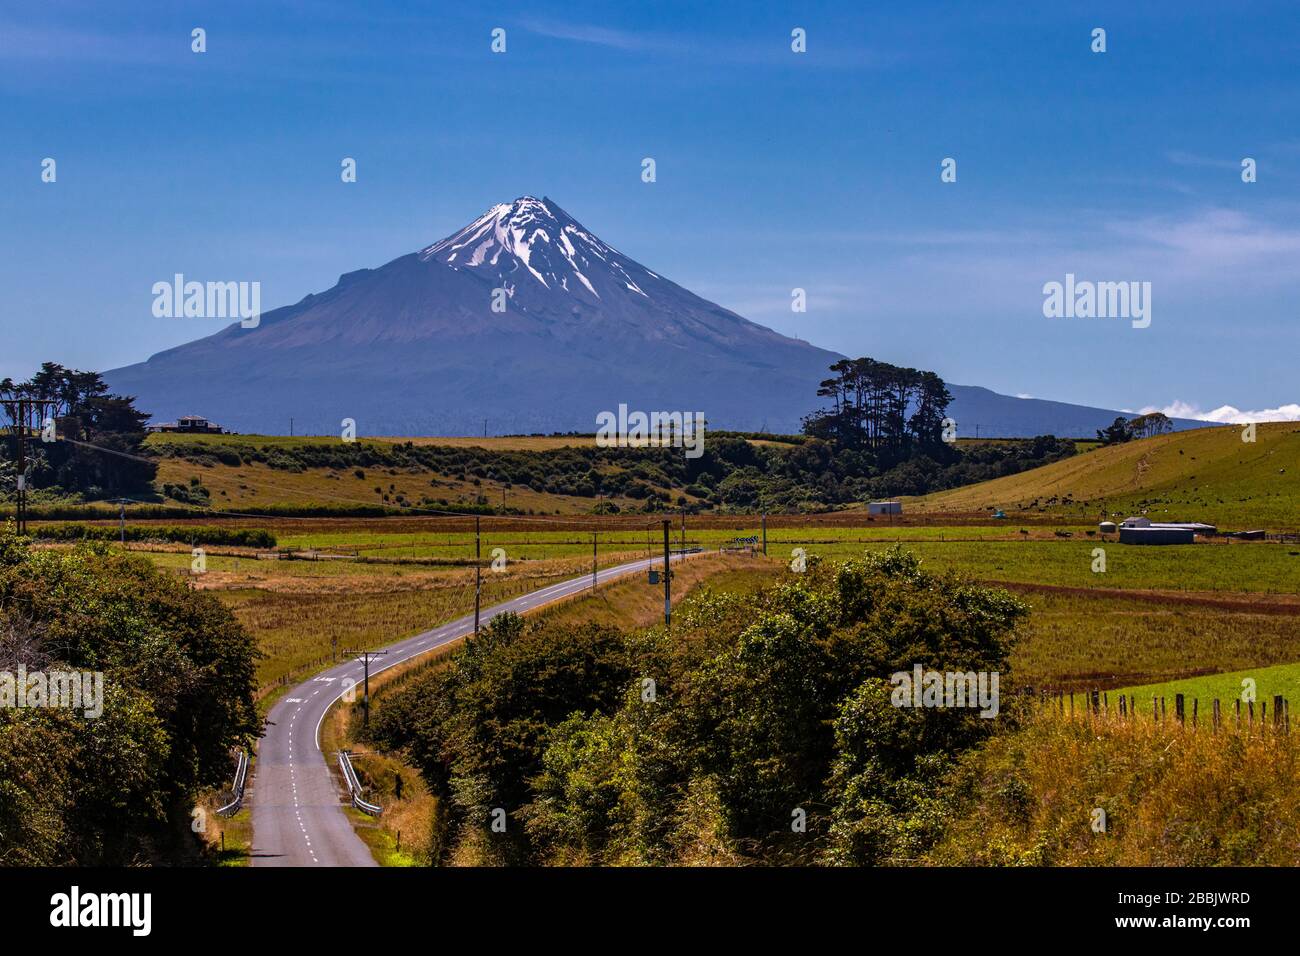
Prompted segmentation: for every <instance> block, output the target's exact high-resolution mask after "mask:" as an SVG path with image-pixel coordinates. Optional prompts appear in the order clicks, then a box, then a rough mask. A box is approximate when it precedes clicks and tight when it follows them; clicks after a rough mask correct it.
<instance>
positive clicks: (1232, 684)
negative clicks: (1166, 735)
mask: <svg viewBox="0 0 1300 956" xmlns="http://www.w3.org/2000/svg"><path fill="white" fill-rule="evenodd" d="M1291 656H1292V657H1295V656H1300V655H1298V654H1297V653H1295V649H1294V648H1293V649H1292V655H1291ZM1248 678H1249V679H1251V680H1253V681H1254V682H1255V699H1256V701H1267V702H1268V704H1269V706H1270V707H1271V706H1272V701H1273V696H1274V695H1275V694H1281V695H1282V696H1283V697H1285V698H1286V699H1287V700H1288V701H1291V702H1300V663H1288V664H1275V665H1273V666H1272V667H1246V668H1243V669H1241V670H1235V671H1227V672H1224V673H1219V674H1205V675H1203V676H1200V677H1189V678H1184V679H1182V680H1171V681H1163V682H1161V683H1158V684H1141V685H1138V686H1135V687H1125V688H1121V689H1119V690H1118V691H1117V693H1122V694H1128V695H1129V696H1131V697H1135V698H1136V699H1137V700H1138V703H1139V704H1140V705H1145V706H1148V707H1149V706H1150V704H1151V698H1152V697H1164V698H1165V699H1166V700H1167V701H1169V702H1170V703H1168V704H1167V706H1169V707H1172V706H1173V705H1172V701H1173V699H1174V695H1175V694H1184V695H1186V696H1187V698H1189V699H1191V698H1197V699H1198V700H1200V701H1201V709H1202V710H1203V711H1204V710H1205V707H1206V702H1207V701H1211V700H1214V699H1216V698H1217V699H1218V700H1220V701H1222V702H1223V706H1225V707H1228V708H1232V707H1233V703H1232V702H1233V701H1236V700H1237V699H1238V698H1239V697H1241V694H1242V688H1243V686H1244V685H1243V683H1242V682H1243V681H1245V680H1246V679H1248ZM1189 706H1190V705H1189ZM1243 706H1244V705H1243ZM1256 707H1258V703H1257V704H1256Z"/></svg>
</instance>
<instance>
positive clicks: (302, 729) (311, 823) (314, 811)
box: [251, 555, 681, 866]
mask: <svg viewBox="0 0 1300 956" xmlns="http://www.w3.org/2000/svg"><path fill="white" fill-rule="evenodd" d="M680 559H681V556H680V555H673V561H679V560H680ZM653 564H660V565H662V564H663V558H645V559H642V560H639V561H632V562H630V563H628V564H620V565H616V566H614V567H611V568H606V569H604V570H603V571H600V572H599V573H598V575H597V582H598V583H599V582H604V581H609V580H612V579H613V578H618V577H623V576H625V575H628V574H632V573H635V572H637V571H645V570H646V569H647V568H649V567H650V566H651V565H653ZM590 587H591V575H590V574H588V575H584V576H583V577H580V578H574V579H572V580H570V581H561V582H560V583H559V584H552V585H551V586H549V587H545V588H541V589H540V590H537V591H533V592H531V593H529V594H525V595H522V596H520V597H517V598H514V599H512V600H509V601H506V602H504V603H502V604H498V605H496V606H494V607H491V608H487V609H486V610H484V611H482V612H481V613H480V619H481V622H482V623H486V622H487V621H489V620H491V619H492V618H493V617H495V616H496V615H498V614H501V613H504V612H506V611H513V612H515V613H517V614H518V613H522V612H524V611H529V610H532V609H534V608H537V607H540V606H541V605H543V604H547V603H549V602H551V601H554V600H556V599H557V598H562V597H566V596H568V595H571V594H578V593H581V592H582V591H585V590H587V589H588V588H590ZM473 631H474V616H473V615H472V614H470V615H467V616H466V617H462V618H459V619H458V620H455V621H452V622H450V623H448V624H444V625H442V626H441V627H436V628H434V629H433V630H431V631H425V632H424V633H423V634H417V635H415V637H410V638H407V639H406V640H404V641H399V642H398V643H396V644H390V645H389V646H388V647H387V648H386V650H387V651H388V653H387V655H385V656H384V657H381V658H378V659H376V660H374V661H372V662H371V668H370V674H371V676H372V677H373V676H374V675H375V674H377V673H379V672H380V671H383V670H387V669H388V668H389V667H393V666H395V665H397V664H401V663H403V662H404V661H409V660H411V659H412V658H414V657H419V656H420V655H421V654H427V653H429V652H430V651H432V650H435V649H437V648H439V647H442V646H443V645H444V644H449V643H450V642H452V641H455V640H458V639H459V638H462V637H464V636H465V635H467V634H470V633H473ZM376 665H377V666H376ZM362 676H363V674H362V666H361V664H360V663H359V662H358V661H356V660H349V661H348V662H346V663H344V664H339V665H337V666H335V667H332V668H330V669H329V670H327V671H323V672H321V673H320V674H318V675H316V676H315V677H313V678H311V679H310V680H307V681H304V682H303V683H301V684H299V685H298V686H297V687H294V688H292V689H291V690H289V691H288V692H286V693H285V695H284V696H283V697H282V698H281V699H280V701H279V702H278V703H277V704H276V705H275V706H274V707H272V708H271V712H270V713H269V714H268V715H267V720H266V729H265V733H264V734H263V736H262V740H261V743H260V744H259V745H258V748H257V767H256V770H255V772H254V780H253V791H252V800H251V802H252V805H253V850H252V862H253V865H254V866H375V865H376V864H375V861H374V858H373V857H372V856H371V855H370V851H369V850H368V849H367V848H366V845H365V844H364V843H362V842H361V838H360V837H358V836H357V835H356V833H355V832H353V830H352V824H351V823H350V822H349V821H348V818H347V815H346V814H345V813H344V809H343V808H344V805H345V804H344V802H343V794H342V793H341V791H340V789H339V788H338V787H336V786H335V783H334V777H333V775H332V774H331V772H330V766H329V764H328V763H327V760H337V757H336V756H335V755H334V754H325V753H322V752H321V749H320V724H321V721H322V720H323V719H324V717H325V712H326V711H327V710H329V708H330V705H331V704H333V703H334V702H335V701H336V700H338V699H339V698H340V697H341V696H343V693H344V691H345V684H344V682H345V680H346V679H347V678H351V679H352V680H353V681H355V682H356V684H357V686H358V691H357V692H358V694H359V693H360V690H359V688H360V685H361V679H362Z"/></svg>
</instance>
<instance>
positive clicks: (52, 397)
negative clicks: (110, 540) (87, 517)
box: [0, 362, 157, 498]
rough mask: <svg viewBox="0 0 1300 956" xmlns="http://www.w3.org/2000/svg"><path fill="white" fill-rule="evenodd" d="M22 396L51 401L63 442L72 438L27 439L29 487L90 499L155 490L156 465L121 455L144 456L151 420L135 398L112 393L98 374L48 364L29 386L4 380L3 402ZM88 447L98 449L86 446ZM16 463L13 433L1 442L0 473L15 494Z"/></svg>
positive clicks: (1, 384) (51, 414)
mask: <svg viewBox="0 0 1300 956" xmlns="http://www.w3.org/2000/svg"><path fill="white" fill-rule="evenodd" d="M18 398H31V399H43V400H47V401H52V402H53V403H54V404H53V406H52V408H51V409H50V411H48V412H47V414H48V416H49V417H51V418H53V419H54V424H55V433H56V434H57V436H58V437H59V438H60V439H72V441H52V442H46V441H33V440H31V438H29V440H28V442H27V452H28V467H29V469H30V472H29V483H28V487H30V488H50V489H59V490H61V491H63V492H66V493H75V494H79V495H82V496H84V497H86V498H103V497H110V496H114V495H129V494H144V493H149V492H150V491H151V490H152V488H151V483H152V482H153V479H154V475H155V474H156V473H157V466H156V465H154V464H153V463H152V462H150V461H140V460H137V459H135V458H126V457H123V454H125V455H140V454H141V450H142V447H143V445H144V440H145V437H146V433H145V428H144V426H145V422H146V421H148V419H149V416H148V415H147V414H146V413H144V412H141V411H138V410H137V409H136V408H135V405H134V404H133V399H131V398H129V397H126V396H122V395H110V394H109V393H108V386H107V385H105V384H104V380H103V379H102V378H101V377H100V375H99V373H98V372H82V371H78V370H75V369H68V368H64V367H63V366H62V365H58V364H56V363H54V362H46V363H44V364H43V365H42V366H41V370H40V371H39V372H37V373H36V374H35V375H33V376H32V377H31V378H30V379H28V380H27V381H25V382H15V381H14V380H13V379H11V378H5V379H3V380H0V399H5V400H13V399H18ZM5 424H9V422H5ZM24 424H26V423H24ZM35 424H36V425H37V426H39V424H40V423H39V422H37V423H35ZM11 431H12V429H11ZM73 442H82V443H84V444H80V445H79V444H73ZM87 444H88V445H95V446H98V447H96V448H88V447H85V446H86V445H87ZM101 449H106V450H101ZM114 452H118V453H121V454H114ZM16 461H17V435H16V434H11V435H10V437H9V440H8V441H6V442H4V443H3V444H0V473H3V474H5V475H6V477H8V478H9V481H7V482H4V483H2V484H0V487H4V486H5V485H7V486H8V488H7V489H6V490H9V491H12V490H13V476H14V468H15V464H16Z"/></svg>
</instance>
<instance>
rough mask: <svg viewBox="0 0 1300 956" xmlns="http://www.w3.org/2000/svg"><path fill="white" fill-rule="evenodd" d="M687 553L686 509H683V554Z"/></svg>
mask: <svg viewBox="0 0 1300 956" xmlns="http://www.w3.org/2000/svg"><path fill="white" fill-rule="evenodd" d="M685 553H686V509H685V508H683V509H682V554H685Z"/></svg>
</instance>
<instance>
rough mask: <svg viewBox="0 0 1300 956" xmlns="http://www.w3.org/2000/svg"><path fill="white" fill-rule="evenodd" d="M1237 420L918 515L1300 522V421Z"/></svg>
mask: <svg viewBox="0 0 1300 956" xmlns="http://www.w3.org/2000/svg"><path fill="white" fill-rule="evenodd" d="M1241 438H1242V429H1241V428H1239V427H1236V426H1224V427H1215V428H1199V429H1195V430H1192V431H1184V432H1175V433H1172V434H1168V435H1157V436H1155V437H1154V438H1145V439H1142V440H1140V441H1134V442H1129V443H1126V444H1122V445H1111V446H1109V447H1103V448H1098V449H1095V450H1094V451H1090V452H1086V453H1084V454H1082V455H1078V456H1076V457H1073V458H1068V459H1066V460H1064V461H1058V462H1055V463H1053V464H1050V465H1045V466H1043V467H1041V468H1035V469H1032V470H1030V471H1025V472H1022V473H1020V474H1018V475H1009V476H1007V477H1005V478H996V479H994V480H992V481H986V482H982V483H980V484H976V485H968V486H966V487H964V488H954V489H952V490H949V491H943V492H936V493H935V494H932V495H926V496H923V497H920V498H915V499H912V500H910V501H908V503H907V506H906V508H907V510H908V511H911V512H922V513H926V512H971V511H985V510H989V509H993V508H1002V509H1004V510H1005V511H1006V512H1007V515H1008V517H1010V518H1014V517H1015V513H1016V512H1017V511H1035V512H1038V511H1042V512H1052V513H1059V514H1061V515H1062V516H1063V517H1064V516H1070V517H1076V518H1082V519H1086V520H1097V519H1098V518H1099V517H1100V516H1101V515H1102V514H1103V513H1104V514H1106V515H1108V516H1111V517H1119V518H1123V517H1126V516H1128V515H1130V514H1142V513H1145V514H1148V515H1149V516H1150V517H1151V518H1153V519H1156V520H1169V521H1174V520H1181V521H1206V522H1209V523H1211V524H1217V525H1218V526H1219V527H1221V528H1223V529H1225V530H1241V529H1244V528H1248V527H1249V528H1266V529H1268V530H1296V529H1300V424H1297V423H1295V422H1276V423H1271V424H1263V425H1259V426H1257V430H1256V440H1255V442H1254V443H1246V442H1243V441H1242V440H1241Z"/></svg>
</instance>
